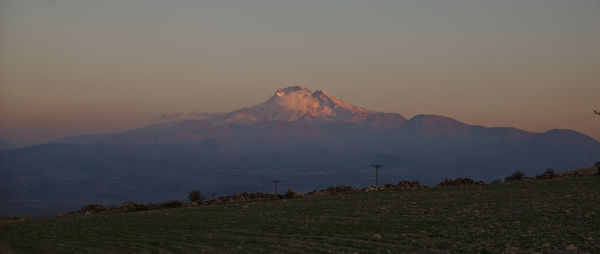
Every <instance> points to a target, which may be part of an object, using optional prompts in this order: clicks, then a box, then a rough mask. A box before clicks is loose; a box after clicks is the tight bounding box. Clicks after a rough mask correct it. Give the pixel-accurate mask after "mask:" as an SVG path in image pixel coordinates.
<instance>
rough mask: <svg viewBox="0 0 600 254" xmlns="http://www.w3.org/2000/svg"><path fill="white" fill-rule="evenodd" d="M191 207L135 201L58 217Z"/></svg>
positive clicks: (95, 207) (83, 208) (182, 203)
mask: <svg viewBox="0 0 600 254" xmlns="http://www.w3.org/2000/svg"><path fill="white" fill-rule="evenodd" d="M186 205H187V206H190V205H192V203H184V202H181V201H170V202H165V203H160V204H153V203H148V204H141V203H137V202H133V201H127V202H123V203H121V204H120V205H116V206H110V207H106V206H104V205H100V204H90V205H86V206H84V207H82V208H81V209H79V210H78V211H73V212H66V213H59V214H58V215H57V216H56V217H57V218H62V217H68V216H73V215H91V214H101V213H115V212H132V211H145V210H153V209H160V208H175V207H182V206H186Z"/></svg>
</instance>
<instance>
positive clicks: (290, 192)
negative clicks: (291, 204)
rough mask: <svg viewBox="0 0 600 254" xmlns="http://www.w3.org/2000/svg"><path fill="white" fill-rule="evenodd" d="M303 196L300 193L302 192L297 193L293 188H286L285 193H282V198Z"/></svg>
mask: <svg viewBox="0 0 600 254" xmlns="http://www.w3.org/2000/svg"><path fill="white" fill-rule="evenodd" d="M301 197H304V195H302V193H297V192H295V191H293V190H288V191H287V192H286V193H285V195H283V197H282V198H284V199H292V198H301Z"/></svg>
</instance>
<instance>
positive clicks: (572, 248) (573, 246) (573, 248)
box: [567, 244, 577, 251]
mask: <svg viewBox="0 0 600 254" xmlns="http://www.w3.org/2000/svg"><path fill="white" fill-rule="evenodd" d="M576 250H577V247H575V245H573V244H569V245H567V251H576Z"/></svg>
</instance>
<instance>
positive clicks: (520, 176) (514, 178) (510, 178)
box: [504, 170, 525, 183]
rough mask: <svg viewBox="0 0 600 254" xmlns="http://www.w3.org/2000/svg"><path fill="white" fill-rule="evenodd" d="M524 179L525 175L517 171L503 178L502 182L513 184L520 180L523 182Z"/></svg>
mask: <svg viewBox="0 0 600 254" xmlns="http://www.w3.org/2000/svg"><path fill="white" fill-rule="evenodd" d="M524 177H525V173H523V172H521V171H519V170H517V171H515V172H514V173H512V175H510V176H507V177H506V178H504V182H507V183H508V182H513V181H521V180H523V178H524Z"/></svg>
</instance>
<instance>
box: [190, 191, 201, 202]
mask: <svg viewBox="0 0 600 254" xmlns="http://www.w3.org/2000/svg"><path fill="white" fill-rule="evenodd" d="M188 199H189V200H190V201H192V202H196V203H198V204H202V202H204V196H202V193H200V191H199V190H195V191H192V192H190V193H189V194H188Z"/></svg>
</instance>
